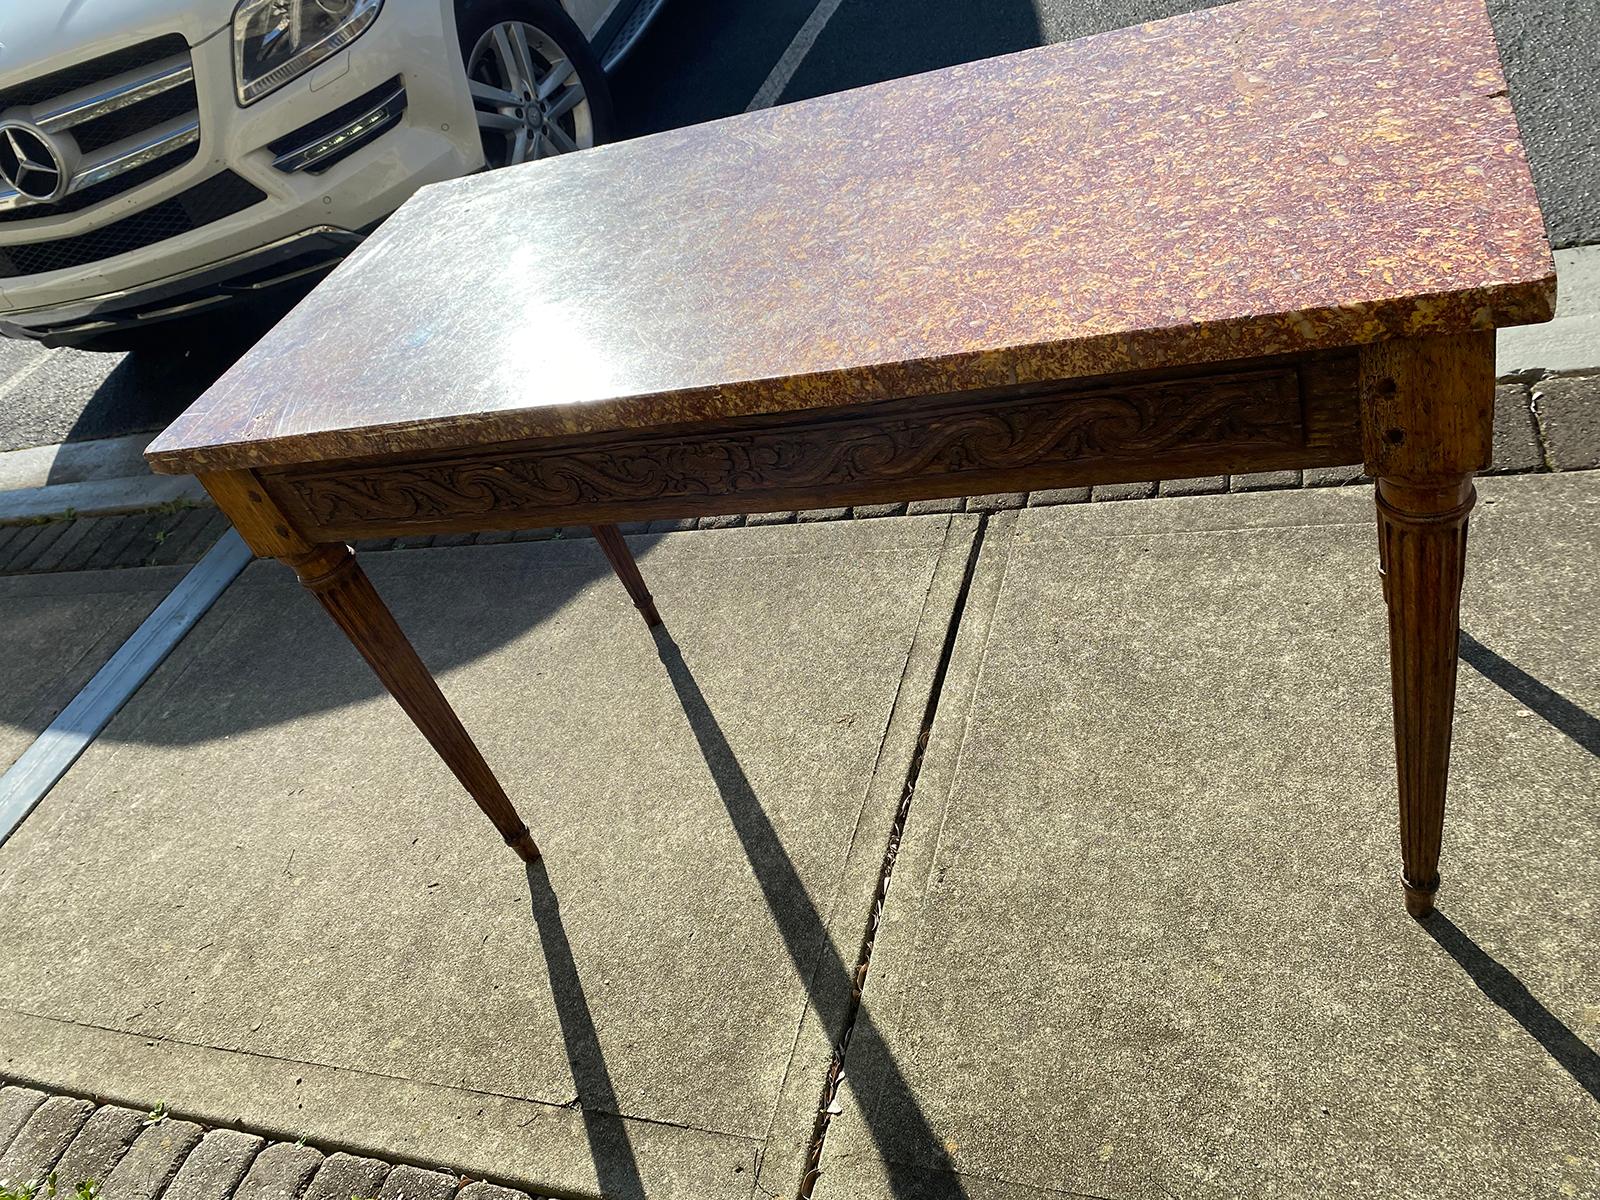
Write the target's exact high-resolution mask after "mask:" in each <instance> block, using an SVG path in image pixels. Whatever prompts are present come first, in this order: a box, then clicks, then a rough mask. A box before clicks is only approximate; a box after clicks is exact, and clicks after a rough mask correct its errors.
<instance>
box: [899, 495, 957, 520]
mask: <svg viewBox="0 0 1600 1200" xmlns="http://www.w3.org/2000/svg"><path fill="white" fill-rule="evenodd" d="M965 505H966V500H965V499H964V498H962V497H961V496H948V497H946V498H944V499H942V500H913V501H911V503H910V504H907V505H906V512H907V513H909V514H910V515H911V516H913V517H922V516H927V515H928V514H929V513H956V512H960V511H961V510H962V508H963V507H965Z"/></svg>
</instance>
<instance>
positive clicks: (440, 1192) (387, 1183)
mask: <svg viewBox="0 0 1600 1200" xmlns="http://www.w3.org/2000/svg"><path fill="white" fill-rule="evenodd" d="M458 1182H459V1181H458V1180H457V1179H456V1177H455V1176H454V1175H446V1174H444V1173H443V1172H441V1171H424V1170H422V1169H421V1168H420V1167H409V1166H398V1167H396V1168H395V1169H394V1170H392V1171H390V1172H389V1177H388V1178H387V1179H385V1180H384V1181H383V1187H382V1188H380V1189H379V1191H378V1200H450V1198H451V1197H452V1196H454V1195H455V1194H456V1185H457V1183H458Z"/></svg>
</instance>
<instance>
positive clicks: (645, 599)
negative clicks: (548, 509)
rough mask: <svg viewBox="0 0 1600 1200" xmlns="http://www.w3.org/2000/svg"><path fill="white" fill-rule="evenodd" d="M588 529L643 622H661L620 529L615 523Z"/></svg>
mask: <svg viewBox="0 0 1600 1200" xmlns="http://www.w3.org/2000/svg"><path fill="white" fill-rule="evenodd" d="M590 529H591V530H592V531H593V532H594V536H595V540H596V541H597V542H599V543H600V549H602V550H603V551H605V555H606V560H607V561H608V562H610V563H611V569H612V570H613V571H615V572H616V573H617V578H618V579H620V580H621V581H622V586H623V587H624V588H626V589H627V591H628V599H630V600H632V601H633V606H634V607H635V608H637V609H638V610H639V615H640V616H641V617H643V618H644V623H645V624H646V625H649V626H650V627H651V628H654V627H655V626H657V625H659V624H661V617H660V615H659V614H658V613H657V612H656V602H655V600H654V599H653V598H652V597H651V595H650V589H649V588H647V587H646V586H645V584H644V576H643V575H641V574H639V564H638V563H636V562H634V561H633V551H631V550H629V549H628V543H627V542H626V541H624V540H623V538H622V531H621V530H620V529H618V528H617V527H616V526H615V525H592V526H590Z"/></svg>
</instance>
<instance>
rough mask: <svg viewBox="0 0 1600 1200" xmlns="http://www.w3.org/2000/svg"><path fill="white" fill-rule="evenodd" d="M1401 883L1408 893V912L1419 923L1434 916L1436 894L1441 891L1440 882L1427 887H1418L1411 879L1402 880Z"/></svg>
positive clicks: (1436, 881)
mask: <svg viewBox="0 0 1600 1200" xmlns="http://www.w3.org/2000/svg"><path fill="white" fill-rule="evenodd" d="M1400 883H1401V886H1402V887H1403V888H1404V889H1405V893H1406V911H1407V912H1408V913H1410V914H1411V915H1412V916H1413V917H1415V918H1416V919H1417V920H1419V921H1421V920H1423V919H1425V918H1427V917H1430V916H1432V915H1433V897H1434V893H1435V892H1437V891H1438V890H1439V882H1438V880H1435V881H1434V882H1433V883H1432V884H1431V885H1430V886H1427V887H1418V886H1417V885H1416V884H1414V883H1412V882H1411V881H1410V880H1409V879H1402V880H1401V881H1400Z"/></svg>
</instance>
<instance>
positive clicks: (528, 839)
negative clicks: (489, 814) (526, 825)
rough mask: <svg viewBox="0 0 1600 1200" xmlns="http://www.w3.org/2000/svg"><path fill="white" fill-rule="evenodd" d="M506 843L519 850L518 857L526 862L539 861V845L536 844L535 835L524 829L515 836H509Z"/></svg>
mask: <svg viewBox="0 0 1600 1200" xmlns="http://www.w3.org/2000/svg"><path fill="white" fill-rule="evenodd" d="M506 845H508V846H510V847H511V848H512V849H513V850H515V851H516V852H517V857H518V858H520V859H521V860H522V861H523V862H525V863H536V862H538V861H539V847H538V846H536V845H534V841H533V836H532V835H531V834H530V833H529V832H528V831H527V830H526V829H524V830H523V831H522V832H521V833H520V834H518V835H517V836H516V837H514V838H507V839H506Z"/></svg>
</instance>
